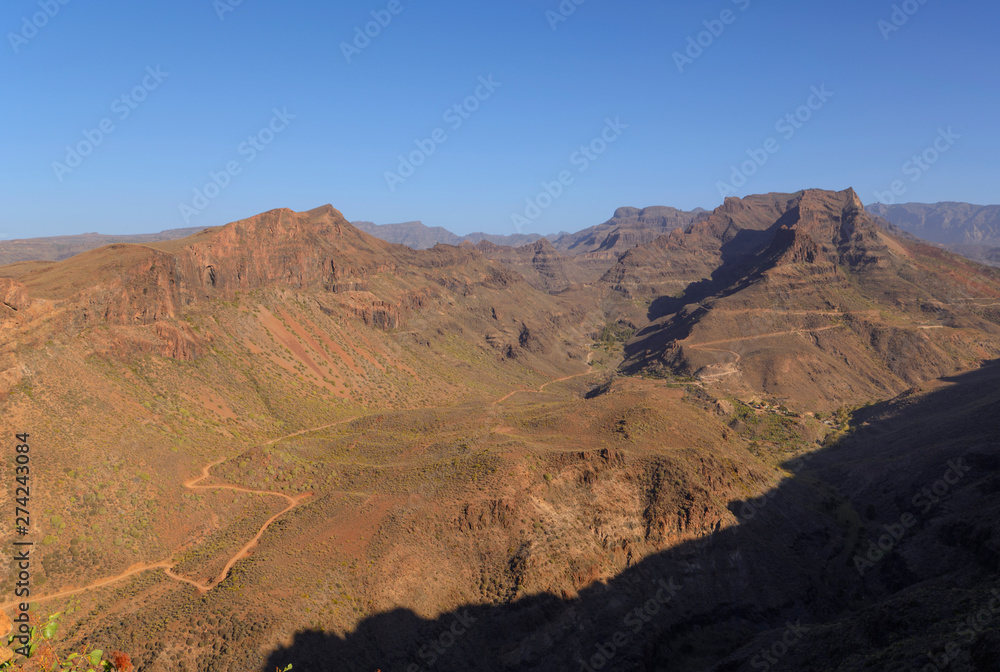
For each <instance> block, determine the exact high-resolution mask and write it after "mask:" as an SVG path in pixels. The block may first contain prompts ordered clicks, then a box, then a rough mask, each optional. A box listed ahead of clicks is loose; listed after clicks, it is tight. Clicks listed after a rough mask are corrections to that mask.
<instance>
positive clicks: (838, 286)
mask: <svg viewBox="0 0 1000 672" xmlns="http://www.w3.org/2000/svg"><path fill="white" fill-rule="evenodd" d="M404 233H406V235H418V234H421V232H420V231H419V229H415V228H414V227H408V228H407V230H406V231H405V232H404ZM421 235H422V234H421ZM420 240H421V241H425V240H426V239H424V238H420ZM501 242H504V241H501ZM507 242H510V241H507ZM516 242H521V241H520V240H518V241H516ZM414 247H425V245H423V243H421V244H415V245H414ZM998 360H1000V269H996V268H991V267H988V266H983V265H980V264H977V263H975V262H973V261H970V260H969V259H967V258H964V257H960V256H958V255H956V254H953V253H952V252H949V251H947V250H944V249H941V248H940V247H937V246H934V245H931V244H928V243H926V242H924V241H921V240H919V239H916V238H915V237H914V236H912V235H909V234H905V233H904V232H903V231H902V230H900V229H897V228H895V227H894V226H893V225H891V224H888V223H887V222H885V221H884V220H881V219H880V218H878V217H875V216H873V215H871V214H869V213H868V212H867V211H866V210H865V208H864V206H863V205H862V204H861V201H860V200H859V199H858V197H857V195H856V194H855V193H854V192H853V190H846V191H843V192H828V191H820V190H807V191H802V192H797V193H795V194H767V195H761V196H750V197H747V198H744V199H737V198H730V199H726V202H725V203H724V205H722V206H721V207H720V208H718V209H716V210H715V211H713V212H706V211H692V212H682V211H678V210H673V209H670V208H648V209H646V210H637V209H634V208H622V209H620V210H619V211H618V212H617V213H616V214H615V217H614V218H613V219H612V220H610V221H609V222H607V223H605V224H602V225H599V226H597V227H592V228H591V229H587V230H585V231H584V232H581V233H580V234H579V235H575V236H570V235H569V234H566V235H564V236H561V237H557V238H555V239H554V240H549V239H545V238H539V239H535V240H532V241H530V242H527V244H525V245H522V246H520V247H512V246H505V245H498V244H496V243H495V242H490V241H489V240H477V241H475V242H473V241H471V240H466V241H462V242H461V244H460V245H458V246H452V245H443V244H440V245H435V246H432V247H429V248H428V249H419V250H418V249H413V248H411V247H406V246H404V245H400V244H394V243H389V242H386V241H383V240H381V239H378V238H375V237H374V236H372V235H369V234H368V233H365V232H364V231H362V230H360V229H359V228H357V227H355V226H352V225H351V224H350V223H348V222H347V221H346V220H345V218H344V217H343V215H342V214H341V213H340V212H339V211H337V210H336V209H334V208H333V207H332V206H324V207H321V208H317V209H315V210H311V211H308V212H293V211H291V210H287V209H281V210H272V211H270V212H266V213H263V214H260V215H257V216H255V217H252V218H250V219H247V220H243V221H240V222H234V223H232V224H228V225H226V226H223V227H215V228H208V229H204V230H200V231H198V232H197V233H194V235H190V236H188V237H183V238H176V239H169V240H168V239H162V240H141V241H136V242H131V243H115V244H111V245H107V246H104V247H97V248H93V249H89V250H87V251H84V252H82V253H79V254H76V255H75V256H70V257H67V258H65V259H61V260H55V259H50V260H38V259H35V260H31V259H27V258H18V259H17V263H11V264H9V265H6V266H2V267H0V413H2V415H3V417H4V419H5V420H4V427H5V428H7V431H8V432H9V433H10V434H11V436H10V437H9V439H10V440H11V442H12V441H13V434H14V433H15V432H18V433H29V434H30V439H31V450H32V460H33V461H32V465H33V471H32V486H31V488H32V496H31V514H32V515H31V523H32V524H31V530H30V534H31V536H30V538H31V539H33V540H34V541H35V542H36V547H35V549H34V551H33V553H34V559H35V560H34V562H35V564H34V566H33V568H32V598H33V611H34V613H36V614H37V615H38V617H39V618H42V619H44V616H45V615H47V614H48V613H52V612H63V613H64V614H65V615H64V627H63V628H62V630H61V631H60V634H59V638H60V642H63V643H64V644H65V646H66V649H67V650H69V649H70V648H73V647H77V646H79V645H81V644H84V643H89V644H92V645H96V646H101V647H103V648H105V649H107V650H112V649H120V650H122V651H126V652H129V654H130V655H131V656H132V659H133V660H134V661H135V662H136V665H137V668H138V669H141V670H148V671H150V672H161V671H162V672H166V671H173V670H190V671H195V670H197V671H198V672H202V671H218V672H221V671H232V672H237V671H239V672H243V671H248V672H249V671H258V670H259V671H265V670H266V671H267V672H271V670H273V669H274V668H275V667H278V668H284V666H285V665H288V664H293V665H294V668H293V669H294V670H296V671H299V670H306V671H309V670H358V671H362V670H364V671H366V672H375V670H382V671H383V672H395V671H397V670H399V671H401V672H402V671H405V672H415V671H417V670H440V671H454V672H465V671H469V670H498V671H499V670H538V671H539V672H541V671H546V672H547V671H551V670H578V669H579V670H671V671H674V670H677V671H691V672H695V671H702V670H704V671H712V672H741V671H744V670H747V671H748V670H760V669H768V670H789V671H793V670H794V671H798V670H817V671H821V670H844V671H847V670H851V671H854V670H857V671H861V670H887V671H895V670H899V671H902V670H930V669H939V670H945V669H948V670H953V671H955V672H987V671H988V670H994V669H996V667H995V665H996V664H997V663H996V661H998V660H1000V608H997V609H994V607H993V606H991V605H994V606H995V605H996V600H995V599H994V591H997V590H1000V575H998V572H1000V527H998V523H997V521H998V520H1000V495H998V493H1000V481H998V477H997V469H998V466H1000V396H998V395H1000V392H998V390H1000V386H998V384H1000V366H998V364H997V361H998ZM8 452H9V454H10V456H11V459H13V455H14V453H13V446H11V450H10V451H8ZM10 494H12V493H8V492H7V491H5V492H4V497H8V496H9V495H10ZM4 533H5V534H6V535H7V536H6V537H5V538H4V542H5V543H9V542H10V541H12V535H11V534H10V533H9V532H8V530H6V529H5V530H4ZM11 566H12V568H13V565H11ZM15 576H16V574H15V573H14V572H10V573H8V575H7V578H6V580H5V582H4V585H3V586H2V590H3V595H4V598H3V599H2V600H0V601H2V602H3V603H4V604H3V607H4V609H5V610H7V611H8V612H9V611H10V610H11V609H12V607H13V597H12V596H13V591H14V581H15V579H14V577H15ZM7 596H11V597H10V599H8V598H7ZM991 600H993V601H992V602H991ZM929 666H930V667H929Z"/></svg>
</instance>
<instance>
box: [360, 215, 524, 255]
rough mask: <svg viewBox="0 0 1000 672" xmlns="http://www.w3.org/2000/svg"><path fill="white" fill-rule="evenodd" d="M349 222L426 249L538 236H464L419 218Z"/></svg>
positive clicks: (512, 243) (512, 244)
mask: <svg viewBox="0 0 1000 672" xmlns="http://www.w3.org/2000/svg"><path fill="white" fill-rule="evenodd" d="M351 224H352V225H353V226H355V227H357V228H358V229H360V230H362V231H364V232H365V233H367V234H370V235H372V236H375V237H376V238H381V239H382V240H384V241H386V242H388V243H396V244H397V245H406V246H407V247H410V248H413V249H414V250H427V249H430V248H432V247H434V246H435V245H438V244H442V243H443V244H445V245H455V246H458V245H461V244H462V243H466V242H467V243H472V244H473V245H475V244H476V243H478V242H480V241H483V240H486V241H489V242H491V243H493V244H494V245H507V246H510V247H520V246H522V245H530V244H531V243H533V242H535V241H536V240H538V239H539V238H542V236H541V235H540V234H537V233H515V234H511V235H499V234H492V233H483V232H476V233H470V234H468V235H466V236H459V235H458V234H455V233H452V232H451V231H449V230H448V229H444V228H442V227H440V226H427V225H426V224H424V223H423V222H419V221H415V222H402V223H400V224H375V223H373V222H365V221H360V222H351Z"/></svg>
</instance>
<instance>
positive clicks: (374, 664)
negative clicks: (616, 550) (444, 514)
mask: <svg viewBox="0 0 1000 672" xmlns="http://www.w3.org/2000/svg"><path fill="white" fill-rule="evenodd" d="M928 387H929V388H931V389H929V390H928V391H927V392H926V393H914V394H910V395H903V396H901V397H900V398H898V399H896V400H893V401H891V402H886V403H883V404H879V405H876V406H873V407H869V408H868V409H865V410H863V411H861V412H859V413H857V414H856V416H855V421H856V423H858V426H857V428H856V429H854V430H853V431H852V432H851V433H850V434H849V435H848V436H847V437H846V438H845V439H843V440H841V441H839V442H837V443H835V444H833V445H831V446H828V447H826V448H824V449H822V450H820V451H818V452H816V453H813V454H812V455H811V456H809V457H808V458H806V459H804V460H799V461H797V462H795V463H790V464H786V465H785V467H786V468H787V469H788V470H789V472H791V475H790V476H789V478H787V479H786V480H785V481H783V483H782V484H781V485H780V486H779V487H778V488H776V489H775V490H773V491H772V492H770V493H768V494H767V495H765V496H764V497H762V498H759V499H756V500H751V501H747V502H733V503H732V504H731V505H730V509H731V510H732V511H733V512H734V513H735V514H736V515H737V517H738V518H739V519H740V521H741V523H740V525H738V526H736V527H732V528H728V529H724V530H719V531H717V532H715V533H714V534H712V535H710V536H708V537H706V538H704V539H702V540H700V541H697V542H690V543H685V544H682V545H680V546H678V547H675V548H673V549H670V550H669V551H666V552H664V553H661V554H658V555H656V556H653V557H650V558H647V559H645V560H643V561H641V562H639V563H638V564H636V565H634V566H632V567H630V568H629V569H628V570H626V571H625V572H623V573H622V574H620V575H619V576H617V577H615V578H614V579H612V580H611V581H609V582H608V583H607V585H605V584H602V583H596V584H594V585H592V586H590V587H588V588H586V589H585V590H583V591H581V592H580V594H579V595H578V596H575V597H572V596H555V595H535V596H528V597H524V598H521V599H517V600H515V601H513V602H511V603H507V604H499V605H487V606H479V605H477V606H468V607H462V608H459V609H457V610H455V611H452V612H449V613H446V614H443V615H441V616H440V617H439V618H436V619H423V618H420V617H419V616H417V615H415V614H414V613H412V612H410V611H408V610H406V609H397V610H395V611H391V612H388V613H382V614H378V615H375V616H372V617H370V618H367V619H366V620H365V621H363V622H362V623H361V625H360V626H359V627H358V629H357V630H356V631H355V632H352V633H349V634H347V635H346V636H345V637H339V636H336V635H330V634H324V633H320V632H309V631H304V632H299V633H298V634H297V635H296V636H295V640H294V643H293V644H292V645H291V646H290V647H288V648H281V649H278V650H276V651H274V652H273V653H272V655H271V656H270V658H269V660H268V661H267V664H266V665H265V666H264V667H263V668H262V670H266V671H267V672H271V671H272V670H274V669H275V667H279V668H283V667H284V666H285V665H286V664H288V663H293V664H294V666H295V667H294V669H295V670H305V671H311V670H364V671H366V672H374V671H375V670H377V669H381V670H383V672H396V671H400V672H404V671H405V672H416V671H418V670H441V671H443V672H467V671H471V670H537V671H539V672H541V671H543V670H544V671H546V672H548V671H552V670H706V669H713V670H716V671H717V672H737V671H739V672H742V671H743V670H751V669H765V668H764V667H762V662H763V663H766V669H770V670H786V669H787V670H807V669H808V670H824V669H830V670H834V669H836V670H855V669H857V670H861V669H879V670H908V669H918V670H919V669H931V668H926V667H923V665H924V664H925V663H926V662H927V661H929V660H933V659H931V658H928V657H927V655H926V653H927V652H931V653H933V651H935V650H938V649H941V650H943V648H944V647H945V646H946V645H947V644H948V642H949V641H951V639H953V638H954V634H953V633H952V632H951V631H950V630H949V628H947V627H944V626H941V624H942V623H944V622H945V621H947V619H949V618H952V619H954V618H962V617H964V614H965V612H964V611H963V610H968V609H972V610H973V611H975V609H977V608H979V607H978V606H977V605H978V604H979V603H980V602H981V601H982V600H981V598H982V596H983V595H984V594H985V591H986V588H987V586H988V585H990V583H989V582H994V581H996V580H997V578H998V573H1000V564H998V563H1000V529H998V528H1000V523H998V522H997V521H998V520H1000V476H998V468H1000V364H998V363H996V362H994V363H991V364H990V365H988V366H985V367H984V368H982V369H980V370H977V371H973V372H970V373H966V374H962V375H959V376H955V377H952V378H950V379H948V380H947V382H943V383H940V384H937V383H935V384H930V385H929V386H928ZM942 484H947V489H944V486H943V485H942ZM926 492H929V493H930V495H927V499H926V500H925V499H920V496H921V495H922V494H925V493H926ZM935 499H936V501H932V500H935ZM911 520H912V524H910V525H904V528H903V531H902V533H899V528H898V525H899V524H900V521H906V522H910V521H911ZM893 531H895V532H896V533H898V534H897V536H896V537H892V536H890V537H886V535H887V534H890V532H893ZM873 542H874V543H876V544H878V543H882V544H883V547H884V548H887V550H882V552H881V554H879V553H878V552H877V551H876V552H872V550H871V544H872V543H873ZM522 560H523V561H530V558H522ZM933 590H937V592H934V593H933V595H934V597H933V598H929V597H926V596H928V595H931V594H932V593H928V592H920V591H933ZM922 596H923V597H922ZM904 599H905V600H906V605H907V608H908V609H909V612H907V613H909V616H908V617H906V618H898V617H896V616H897V614H898V613H900V610H901V609H902V607H897V606H893V607H892V608H888V607H887V605H896V603H897V602H899V601H901V600H904ZM956 614H957V616H956ZM995 622H1000V614H998V615H997V618H996V621H995ZM789 624H791V625H792V626H793V627H792V628H790V627H789ZM803 626H804V627H803ZM939 626H940V627H939ZM996 629H997V626H996V625H993V626H992V629H991V628H985V629H983V630H982V632H977V633H976V637H974V638H973V640H972V641H970V642H968V643H967V645H966V646H965V648H964V649H963V651H964V654H965V657H964V658H963V661H965V662H963V663H962V664H963V665H965V666H964V667H958V666H957V665H958V663H956V667H953V668H951V669H956V670H957V669H961V670H982V671H983V672H985V671H986V670H993V669H995V668H994V667H989V665H993V664H994V662H995V660H997V659H1000V644H998V642H1000V638H998V637H997V636H996V632H995V631H996ZM782 647H783V648H782ZM765 648H766V650H767V652H768V654H769V655H770V656H771V658H773V661H772V660H771V658H763V659H762V658H760V655H761V652H760V650H761V649H765ZM778 651H780V655H776V652H778ZM922 657H923V658H922ZM865 661H877V664H876V666H875V667H874V668H872V667H866V662H865ZM941 669H944V668H941Z"/></svg>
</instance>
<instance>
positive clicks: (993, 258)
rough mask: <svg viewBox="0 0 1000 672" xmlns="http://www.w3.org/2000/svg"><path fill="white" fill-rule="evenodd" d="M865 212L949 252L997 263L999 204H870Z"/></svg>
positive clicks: (983, 261)
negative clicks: (943, 247) (941, 246)
mask: <svg viewBox="0 0 1000 672" xmlns="http://www.w3.org/2000/svg"><path fill="white" fill-rule="evenodd" d="M867 210H868V212H870V213H872V214H873V215H877V216H879V217H881V218H883V219H885V220H886V221H888V222H891V223H892V224H895V225H896V226H898V227H900V228H901V229H904V230H905V231H907V232H909V233H912V234H913V235H915V236H918V237H920V238H923V239H924V240H927V241H929V242H932V243H936V244H938V245H943V246H945V247H946V248H948V249H949V250H951V251H952V252H956V253H958V254H961V255H962V256H965V257H968V258H969V259H973V260H974V261H978V262H980V263H984V264H990V265H994V266H996V265H1000V205H973V204H971V203H955V202H950V201H949V202H943V203H900V204H897V205H885V204H883V203H873V204H872V205H869V206H868V208H867Z"/></svg>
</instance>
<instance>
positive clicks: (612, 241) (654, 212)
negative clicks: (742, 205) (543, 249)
mask: <svg viewBox="0 0 1000 672" xmlns="http://www.w3.org/2000/svg"><path fill="white" fill-rule="evenodd" d="M704 214H705V211H704V210H702V209H700V208H698V209H696V210H692V211H690V212H685V211H683V210H677V209H675V208H669V207H665V206H654V207H649V208H643V209H642V210H639V209H637V208H618V210H616V211H615V214H614V216H613V217H612V218H611V219H609V220H608V221H606V222H604V223H603V224H598V225H597V226H592V227H590V228H589V229H584V230H582V231H578V232H577V233H564V234H560V235H559V236H556V237H552V236H550V237H549V238H550V239H551V240H552V244H553V246H554V247H555V248H556V249H558V250H560V251H562V252H566V253H568V254H583V253H588V252H589V253H605V254H621V253H622V252H624V251H626V250H628V249H630V248H633V247H635V246H636V245H640V244H643V243H648V242H651V241H653V240H655V239H656V238H658V237H659V236H661V235H663V234H665V233H669V232H670V231H673V230H674V229H679V228H682V227H684V226H687V225H688V224H691V223H692V222H694V221H696V220H698V219H699V218H700V217H702V216H703V215H704Z"/></svg>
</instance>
